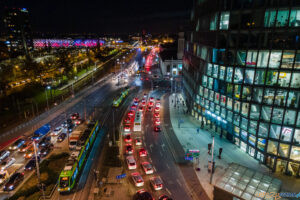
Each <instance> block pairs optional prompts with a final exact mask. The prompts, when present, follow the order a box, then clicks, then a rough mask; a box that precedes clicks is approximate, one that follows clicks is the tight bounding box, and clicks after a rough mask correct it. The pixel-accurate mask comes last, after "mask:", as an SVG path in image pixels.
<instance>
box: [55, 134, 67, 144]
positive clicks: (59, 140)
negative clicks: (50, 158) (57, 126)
mask: <svg viewBox="0 0 300 200" xmlns="http://www.w3.org/2000/svg"><path fill="white" fill-rule="evenodd" d="M66 137H67V134H66V133H61V134H60V135H59V136H58V137H57V142H62V141H64V139H65V138H66Z"/></svg>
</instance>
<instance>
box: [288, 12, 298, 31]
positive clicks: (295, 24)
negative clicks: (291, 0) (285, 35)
mask: <svg viewBox="0 0 300 200" xmlns="http://www.w3.org/2000/svg"><path fill="white" fill-rule="evenodd" d="M289 26H291V27H298V26H300V9H292V10H291V15H290V23H289Z"/></svg>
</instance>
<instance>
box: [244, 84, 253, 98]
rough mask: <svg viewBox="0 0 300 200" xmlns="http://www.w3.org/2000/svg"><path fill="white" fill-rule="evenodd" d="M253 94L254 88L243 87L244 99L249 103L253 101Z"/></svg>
mask: <svg viewBox="0 0 300 200" xmlns="http://www.w3.org/2000/svg"><path fill="white" fill-rule="evenodd" d="M251 94H252V88H251V87H247V86H244V87H243V94H242V99H246V100H247V101H250V100H251Z"/></svg>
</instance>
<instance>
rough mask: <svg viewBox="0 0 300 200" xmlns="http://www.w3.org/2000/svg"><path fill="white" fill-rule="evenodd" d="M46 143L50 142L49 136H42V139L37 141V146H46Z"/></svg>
mask: <svg viewBox="0 0 300 200" xmlns="http://www.w3.org/2000/svg"><path fill="white" fill-rule="evenodd" d="M48 143H51V137H48V136H46V137H43V139H42V140H41V141H40V142H39V144H38V147H44V146H46V145H47V144H48Z"/></svg>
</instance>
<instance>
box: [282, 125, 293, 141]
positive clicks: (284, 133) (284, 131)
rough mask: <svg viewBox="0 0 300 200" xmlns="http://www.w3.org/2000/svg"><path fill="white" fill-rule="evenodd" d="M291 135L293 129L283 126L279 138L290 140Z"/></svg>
mask: <svg viewBox="0 0 300 200" xmlns="http://www.w3.org/2000/svg"><path fill="white" fill-rule="evenodd" d="M292 135H293V129H292V128H289V127H283V128H282V130H281V136H280V140H282V141H286V142H290V141H291V139H292Z"/></svg>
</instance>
